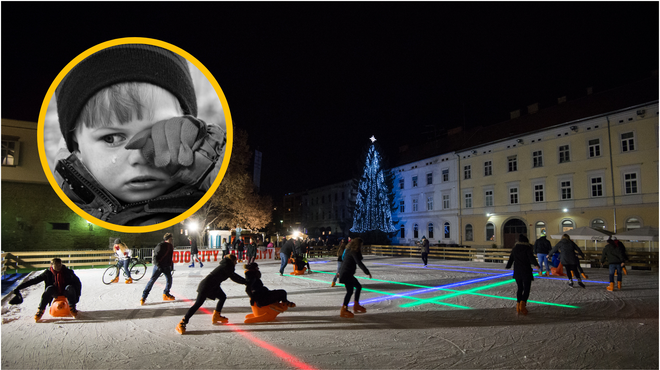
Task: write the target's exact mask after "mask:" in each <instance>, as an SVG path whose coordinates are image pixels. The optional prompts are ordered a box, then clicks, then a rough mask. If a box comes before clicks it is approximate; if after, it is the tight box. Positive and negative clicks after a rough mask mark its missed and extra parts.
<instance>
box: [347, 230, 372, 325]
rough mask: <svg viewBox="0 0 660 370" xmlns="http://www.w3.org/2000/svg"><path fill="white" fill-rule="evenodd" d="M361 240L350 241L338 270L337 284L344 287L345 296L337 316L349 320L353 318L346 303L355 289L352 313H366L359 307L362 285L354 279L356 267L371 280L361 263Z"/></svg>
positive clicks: (365, 310)
mask: <svg viewBox="0 0 660 370" xmlns="http://www.w3.org/2000/svg"><path fill="white" fill-rule="evenodd" d="M361 249H362V239H361V238H355V239H353V240H351V241H350V242H349V243H348V245H347V246H346V249H345V250H344V255H343V258H342V263H341V268H340V269H339V282H340V283H342V284H344V286H345V287H346V295H345V296H344V303H343V305H342V306H341V311H340V312H339V316H341V317H346V318H351V317H353V316H354V315H353V312H351V311H349V310H348V303H349V302H350V301H351V296H352V295H353V289H355V301H354V304H353V311H354V312H355V313H364V312H367V309H366V308H364V307H362V306H360V292H361V291H362V285H361V284H360V282H359V281H358V280H357V279H356V278H355V270H356V267H357V266H360V269H361V270H362V271H363V272H364V273H365V274H366V275H368V276H369V279H371V273H370V272H369V269H367V266H365V265H364V263H362V250H361Z"/></svg>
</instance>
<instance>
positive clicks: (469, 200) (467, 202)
mask: <svg viewBox="0 0 660 370" xmlns="http://www.w3.org/2000/svg"><path fill="white" fill-rule="evenodd" d="M465 208H472V193H465Z"/></svg>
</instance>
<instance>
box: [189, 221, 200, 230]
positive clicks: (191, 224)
mask: <svg viewBox="0 0 660 370" xmlns="http://www.w3.org/2000/svg"><path fill="white" fill-rule="evenodd" d="M197 227H198V225H197V222H191V223H189V224H188V229H189V230H190V231H197Z"/></svg>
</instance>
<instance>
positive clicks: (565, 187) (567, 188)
mask: <svg viewBox="0 0 660 370" xmlns="http://www.w3.org/2000/svg"><path fill="white" fill-rule="evenodd" d="M559 188H560V189H561V199H563V200H565V199H572V198H573V196H572V194H571V190H572V189H571V182H570V181H569V180H567V181H561V182H560V183H559Z"/></svg>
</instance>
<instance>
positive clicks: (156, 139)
mask: <svg viewBox="0 0 660 370" xmlns="http://www.w3.org/2000/svg"><path fill="white" fill-rule="evenodd" d="M151 139H152V140H153V143H154V164H155V165H156V167H165V166H167V165H168V164H169V163H170V152H169V150H168V147H167V137H166V134H165V121H159V122H156V123H155V124H154V125H153V127H152V128H151Z"/></svg>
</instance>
